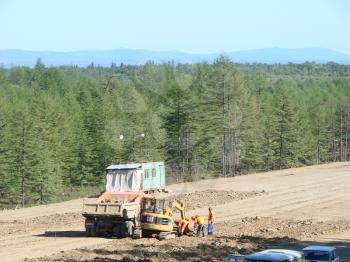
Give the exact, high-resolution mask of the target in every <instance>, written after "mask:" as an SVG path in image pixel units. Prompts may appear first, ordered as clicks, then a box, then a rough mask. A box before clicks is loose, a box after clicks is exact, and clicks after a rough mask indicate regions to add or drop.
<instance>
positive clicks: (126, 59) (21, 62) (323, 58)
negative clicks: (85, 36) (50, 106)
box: [0, 48, 350, 68]
mask: <svg viewBox="0 0 350 262" xmlns="http://www.w3.org/2000/svg"><path fill="white" fill-rule="evenodd" d="M219 55H225V56H227V57H228V58H230V59H232V60H233V61H235V62H236V63H267V64H276V63H282V64H286V63H289V62H290V63H304V62H306V61H313V62H316V63H327V62H334V63H339V64H350V55H349V54H344V53H341V52H337V51H334V50H331V49H326V48H296V49H288V48H265V49H255V50H246V51H236V52H223V53H212V54H191V53H185V52H178V51H167V52H160V51H149V50H136V49H114V50H84V51H74V52H54V51H26V50H0V65H3V66H4V67H6V68H9V67H12V66H30V67H33V66H34V65H35V63H36V60H37V59H38V58H39V57H40V58H41V59H42V60H43V62H44V63H45V64H46V65H47V66H64V65H66V66H80V67H86V66H88V65H90V64H91V63H94V64H95V65H100V66H110V65H111V64H112V63H115V64H117V65H119V64H121V63H123V64H127V65H141V64H144V63H146V62H147V61H153V62H154V63H157V64H160V63H168V62H173V63H200V62H203V61H207V62H209V63H212V62H213V61H214V59H216V58H217V57H218V56H219Z"/></svg>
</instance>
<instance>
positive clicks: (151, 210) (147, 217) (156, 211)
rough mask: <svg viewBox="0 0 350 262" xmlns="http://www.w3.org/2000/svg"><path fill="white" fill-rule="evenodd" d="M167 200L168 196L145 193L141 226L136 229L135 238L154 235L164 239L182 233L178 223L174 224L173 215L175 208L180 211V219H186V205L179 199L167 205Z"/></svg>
mask: <svg viewBox="0 0 350 262" xmlns="http://www.w3.org/2000/svg"><path fill="white" fill-rule="evenodd" d="M165 202H166V198H165V197H164V196H163V195H157V194H146V195H144V197H143V201H142V204H141V207H142V209H141V223H140V227H138V228H135V230H134V234H133V237H134V238H141V237H142V236H146V235H153V236H156V237H158V238H159V239H160V240H163V239H171V238H174V237H175V236H176V235H181V233H182V231H181V228H180V227H179V226H178V225H174V220H173V218H172V216H173V210H174V209H176V210H177V211H179V212H180V217H181V220H180V221H186V219H187V218H186V217H185V206H184V204H183V203H182V202H180V201H179V200H174V201H172V202H171V203H170V205H169V207H166V206H165ZM187 221H188V219H187Z"/></svg>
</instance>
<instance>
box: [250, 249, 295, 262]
mask: <svg viewBox="0 0 350 262" xmlns="http://www.w3.org/2000/svg"><path fill="white" fill-rule="evenodd" d="M291 258H293V256H291V255H290V254H285V253H282V252H277V251H270V250H264V251H260V252H257V253H254V254H251V255H248V256H245V257H244V259H254V260H262V261H264V260H266V261H281V260H282V261H283V260H287V261H289V260H290V259H291Z"/></svg>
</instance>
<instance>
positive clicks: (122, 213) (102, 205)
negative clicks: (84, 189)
mask: <svg viewBox="0 0 350 262" xmlns="http://www.w3.org/2000/svg"><path fill="white" fill-rule="evenodd" d="M138 213H139V204H138V203H136V202H128V203H123V202H117V201H101V200H100V199H98V198H86V199H84V202H83V212H82V214H83V216H84V217H88V216H117V217H123V218H135V217H136V216H137V215H138Z"/></svg>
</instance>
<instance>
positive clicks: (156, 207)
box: [142, 195, 165, 214]
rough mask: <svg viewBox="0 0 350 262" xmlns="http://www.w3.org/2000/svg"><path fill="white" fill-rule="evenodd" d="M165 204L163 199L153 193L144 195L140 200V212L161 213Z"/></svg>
mask: <svg viewBox="0 0 350 262" xmlns="http://www.w3.org/2000/svg"><path fill="white" fill-rule="evenodd" d="M164 206H165V199H164V198H162V197H158V196H157V197H156V196H154V195H146V196H145V197H144V198H143V201H142V212H148V213H156V214H161V213H162V212H163V209H164Z"/></svg>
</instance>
